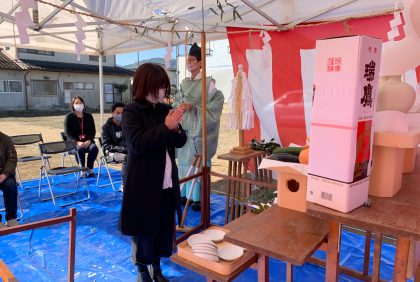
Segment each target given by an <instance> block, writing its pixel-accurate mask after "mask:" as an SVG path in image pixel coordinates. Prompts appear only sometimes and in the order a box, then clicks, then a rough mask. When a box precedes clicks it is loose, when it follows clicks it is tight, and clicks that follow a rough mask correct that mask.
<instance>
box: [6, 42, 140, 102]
mask: <svg viewBox="0 0 420 282" xmlns="http://www.w3.org/2000/svg"><path fill="white" fill-rule="evenodd" d="M103 74H104V101H105V109H108V108H110V106H111V104H112V103H114V102H120V101H123V102H126V103H127V102H129V101H130V100H131V98H130V94H129V93H130V79H131V77H132V76H133V72H132V71H130V70H127V69H124V68H121V67H117V66H116V63H115V56H107V57H103ZM123 84H125V85H127V86H128V88H127V90H126V91H124V93H120V90H121V88H122V87H121V85H123ZM74 96H81V97H82V98H83V99H84V100H85V103H86V106H87V107H88V108H91V109H99V67H98V57H97V56H81V59H80V62H78V61H77V60H76V55H74V54H66V53H56V52H52V51H42V50H34V49H22V48H19V49H18V50H17V52H16V50H15V49H14V48H10V49H9V48H6V49H4V50H1V51H0V110H18V109H40V110H47V109H60V110H61V109H62V110H64V109H68V108H69V103H70V101H71V98H72V97H74Z"/></svg>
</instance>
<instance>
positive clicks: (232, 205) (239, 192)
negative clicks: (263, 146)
mask: <svg viewBox="0 0 420 282" xmlns="http://www.w3.org/2000/svg"><path fill="white" fill-rule="evenodd" d="M266 155H267V152H264V151H252V152H250V153H247V154H236V153H227V154H222V155H218V156H217V158H218V159H221V160H227V161H229V164H228V176H233V177H238V178H246V175H247V173H248V170H249V167H248V165H249V162H250V161H251V160H253V162H254V167H255V172H256V180H258V181H262V182H271V180H272V174H271V171H267V170H260V171H259V170H258V165H259V163H260V162H261V160H262V158H263V157H264V156H266ZM249 194H250V186H249V185H246V184H243V183H240V182H237V181H234V180H228V189H227V194H226V212H225V224H226V223H228V222H229V221H232V220H234V219H235V218H237V217H239V216H241V215H242V214H243V213H244V212H245V210H244V206H243V205H239V204H237V203H236V202H237V201H238V199H244V198H245V197H247V196H249Z"/></svg>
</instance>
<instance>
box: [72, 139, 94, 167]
mask: <svg viewBox="0 0 420 282" xmlns="http://www.w3.org/2000/svg"><path fill="white" fill-rule="evenodd" d="M76 150H77V154H78V155H79V158H80V162H81V165H82V166H83V167H85V166H86V158H85V155H86V154H88V157H87V167H88V168H90V169H92V168H93V164H94V163H95V160H96V157H97V156H98V147H97V146H96V145H95V143H92V144H90V145H89V147H87V148H83V147H79V146H77V149H76Z"/></svg>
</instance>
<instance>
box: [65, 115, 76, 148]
mask: <svg viewBox="0 0 420 282" xmlns="http://www.w3.org/2000/svg"><path fill="white" fill-rule="evenodd" d="M72 132H73V125H72V122H71V117H70V114H67V115H66V116H65V117H64V134H65V135H66V137H67V140H68V141H73V142H76V141H77V140H76V139H75V138H74V137H73V133H72Z"/></svg>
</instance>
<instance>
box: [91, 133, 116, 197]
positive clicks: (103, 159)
mask: <svg viewBox="0 0 420 282" xmlns="http://www.w3.org/2000/svg"><path fill="white" fill-rule="evenodd" d="M98 140H99V144H100V145H101V151H100V152H101V153H100V154H101V157H100V160H99V165H98V176H97V178H96V186H98V185H99V176H100V175H101V169H102V166H104V167H105V169H106V172H107V174H108V178H109V182H110V184H111V187H112V190H114V191H116V190H115V186H114V183H121V182H122V180H120V181H116V182H114V181H112V177H111V173H110V172H109V168H108V164H120V163H117V162H114V161H108V160H107V159H106V154H105V151H104V148H103V146H102V137H99V138H98ZM110 184H103V185H100V186H98V187H105V186H108V185H110ZM118 191H119V190H118Z"/></svg>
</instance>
